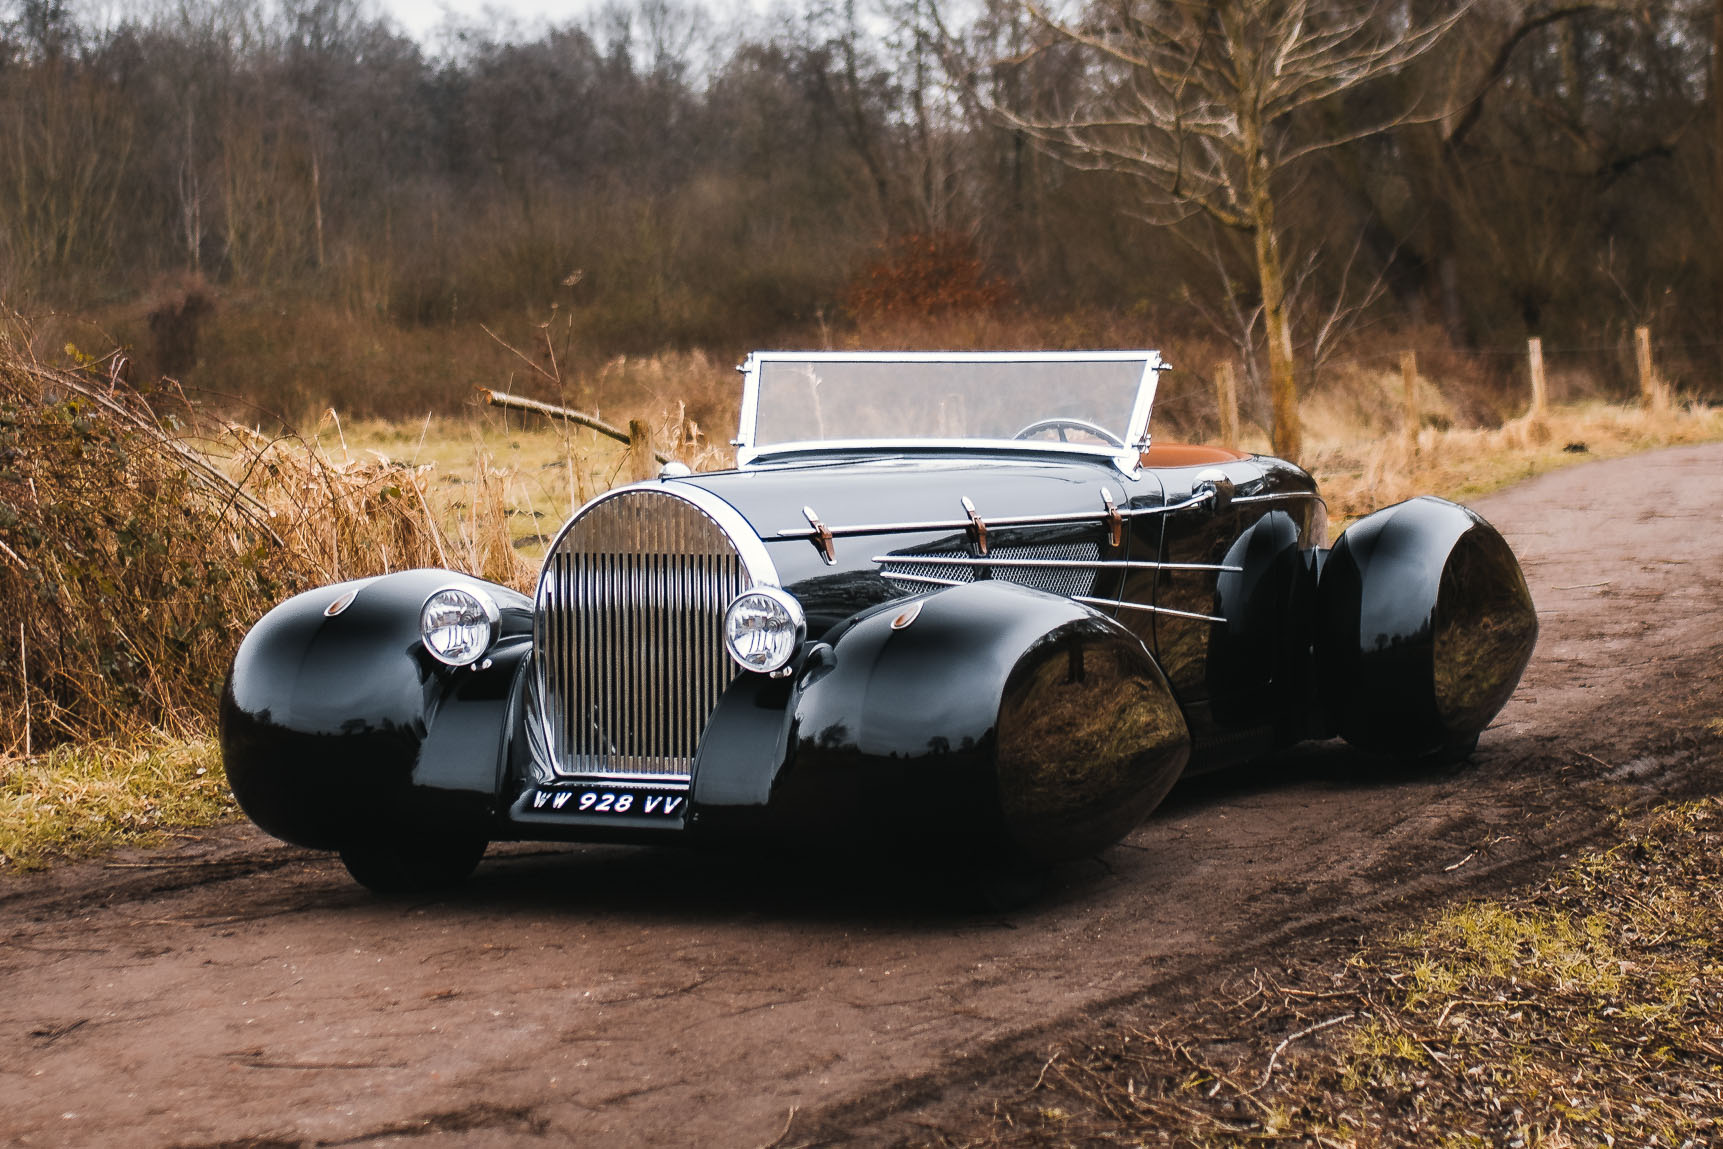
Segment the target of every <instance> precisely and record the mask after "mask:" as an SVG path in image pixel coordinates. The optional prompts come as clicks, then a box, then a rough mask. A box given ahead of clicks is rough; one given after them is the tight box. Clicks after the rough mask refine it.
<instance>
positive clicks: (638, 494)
mask: <svg viewBox="0 0 1723 1149" xmlns="http://www.w3.org/2000/svg"><path fill="white" fill-rule="evenodd" d="M742 370H743V373H744V376H745V387H744V394H743V403H742V416H741V430H740V435H739V437H738V438H737V439H736V441H735V446H736V451H737V467H736V469H735V470H732V471H725V472H720V473H713V474H691V473H689V472H688V470H687V468H685V467H679V466H677V465H674V464H672V465H670V466H668V467H666V468H665V470H664V473H663V474H662V475H661V476H660V477H659V478H658V479H657V480H656V481H652V482H646V483H637V484H634V485H632V486H627V487H623V488H620V489H617V490H613V491H610V492H608V493H607V494H604V495H601V496H599V497H598V498H596V499H594V500H592V501H591V502H590V503H588V504H587V505H585V506H584V507H581V508H580V509H579V510H578V511H576V512H575V514H574V516H573V517H572V518H571V519H570V520H569V521H568V523H567V525H566V526H564V527H563V528H562V531H561V533H560V534H558V535H557V536H556V539H555V541H554V542H553V543H552V544H551V546H550V549H549V553H548V555H547V557H546V559H545V562H544V568H543V571H542V573H541V575H540V578H539V582H538V589H537V592H536V594H535V595H534V597H532V598H528V597H526V596H524V595H521V594H518V593H516V592H515V591H513V590H510V589H508V588H506V587H502V586H497V585H493V584H490V583H486V582H483V581H481V580H479V579H476V578H472V577H469V576H467V575H462V574H457V573H454V572H451V571H442V570H416V571H406V572H402V573H399V574H392V575H385V576H382V577H379V578H370V579H362V580H359V581H355V582H349V583H343V584H340V585H338V586H331V587H327V588H324V589H321V590H317V591H312V592H310V593H307V594H302V595H299V596H297V597H295V598H293V599H291V600H289V601H288V602H286V603H283V604H282V605H281V606H279V607H277V608H276V609H275V610H273V611H271V612H270V613H269V614H268V615H267V616H266V617H265V618H264V619H263V620H262V621H261V622H259V623H258V624H257V626H256V627H255V628H254V629H253V630H252V631H251V633H250V634H249V635H248V636H247V637H246V639H245V641H244V643H243V644H242V645H241V646H240V649H239V652H238V654H237V655H236V657H235V659H234V664H233V669H232V672H231V674H230V675H229V678H228V683H227V688H226V690H225V692H224V696H223V699H222V709H221V741H222V752H223V755H224V757H225V760H226V765H227V772H228V777H229V779H230V780H231V783H232V786H233V790H234V793H235V795H236V796H237V797H238V799H239V801H240V804H241V805H242V806H243V807H244V809H245V810H246V812H247V813H248V814H249V815H250V816H251V817H252V818H253V819H254V820H255V821H256V822H257V824H258V825H259V826H261V827H262V828H263V829H265V830H267V831H268V832H270V833H271V834H274V835H276V836H277V837H280V838H284V839H286V840H288V841H290V842H296V843H299V844H301V845H304V846H309V847H315V848H322V849H331V850H338V851H340V853H341V858H342V860H343V861H344V862H345V863H346V865H347V868H348V869H349V870H350V871H351V872H352V874H353V876H354V877H355V878H357V879H358V880H359V881H360V882H362V883H364V884H365V885H367V886H370V887H372V888H374V889H377V890H384V891H392V890H410V889H424V888H431V887H436V886H440V885H446V884H449V883H453V882H456V881H459V880H460V879H462V878H464V877H465V876H466V875H467V874H468V873H470V872H471V870H472V869H473V867H474V866H475V865H476V864H477V863H478V861H479V858H480V857H481V855H482V854H483V852H484V850H485V846H486V844H487V843H488V842H491V841H497V840H509V839H553V840H585V841H593V840H596V841H628V842H658V843H663V842H672V841H675V842H689V843H738V844H758V843H782V844H789V845H795V844H800V845H804V846H813V847H816V848H830V847H836V846H840V845H841V846H847V847H849V848H851V849H861V850H867V849H882V850H886V849H888V850H891V851H893V852H894V853H895V854H898V855H903V854H905V853H906V852H908V853H913V854H917V855H920V854H926V855H928V856H933V857H940V856H943V857H949V858H961V859H965V860H968V861H970V862H973V861H975V860H977V859H987V860H989V861H990V862H992V863H996V864H998V865H1001V866H1023V865H1027V866H1039V865H1046V864H1051V863H1054V862H1057V861H1060V860H1062V859H1067V858H1071V857H1075V856H1079V855H1083V854H1086V853H1090V852H1093V851H1096V850H1099V849H1101V848H1102V847H1104V846H1106V845H1108V844H1110V843H1112V842H1114V841H1116V840H1117V839H1118V838H1120V837H1121V836H1122V835H1124V834H1125V833H1126V832H1127V831H1129V830H1130V829H1131V828H1132V827H1133V826H1134V825H1135V824H1136V823H1137V822H1138V821H1139V820H1140V819H1142V818H1143V816H1144V815H1146V814H1147V813H1148V812H1149V811H1150V810H1151V809H1153V808H1154V806H1155V805H1156V803H1158V802H1159V801H1160V800H1161V798H1162V796H1163V795H1165V794H1166V792H1167V790H1168V788H1169V787H1171V786H1172V785H1173V783H1174V782H1175V781H1176V780H1177V779H1178V778H1180V777H1181V776H1183V775H1186V774H1189V773H1191V772H1193V771H1196V770H1208V769H1213V768H1216V767H1221V766H1225V765H1227V764H1230V763H1235V762H1239V761H1242V760H1244V759H1248V758H1252V757H1255V756H1259V755H1262V754H1264V753H1265V752H1268V751H1270V750H1273V749H1275V748H1277V747H1284V746H1287V745H1289V744H1291V743H1295V742H1298V741H1300V740H1303V739H1311V738H1328V737H1333V736H1335V735H1339V736H1341V737H1344V738H1345V739H1347V740H1348V741H1349V742H1351V743H1352V744H1354V745H1355V746H1357V747H1360V748H1362V749H1363V750H1365V751H1368V752H1371V753H1374V754H1378V755H1381V756H1382V757H1383V761H1384V763H1385V765H1388V764H1391V763H1392V762H1393V760H1395V759H1401V760H1406V759H1418V758H1425V757H1432V756H1459V755H1464V754H1465V753H1467V752H1469V751H1470V749H1471V748H1472V746H1473V745H1475V743H1476V741H1477V737H1478V733H1479V732H1480V731H1481V730H1483V729H1484V727H1485V726H1486V725H1487V724H1488V723H1489V722H1490V720H1491V719H1492V718H1493V717H1494V716H1495V714H1496V712H1497V711H1498V710H1499V709H1500V708H1501V707H1502V705H1503V704H1504V703H1505V702H1506V701H1507V699H1508V696H1509V695H1510V694H1511V693H1512V692H1513V689H1514V686H1515V684H1516V683H1517V682H1518V680H1519V676H1520V673H1521V671H1522V670H1523V669H1524V668H1525V665H1526V661H1527V659H1528V658H1529V657H1530V655H1531V651H1532V645H1533V642H1534V641H1535V639H1536V636H1537V619H1536V614H1535V613H1534V611H1533V608H1532V603H1531V598H1530V595H1529V593H1528V592H1527V589H1526V583H1525V579H1524V578H1523V577H1522V575H1521V573H1520V569H1519V566H1518V564H1517V563H1516V561H1515V559H1514V556H1513V554H1512V552H1511V551H1510V550H1509V548H1508V546H1507V544H1506V543H1505V542H1503V540H1502V538H1501V536H1500V535H1499V534H1497V533H1496V531H1495V530H1494V529H1492V528H1491V527H1490V525H1489V524H1488V523H1486V522H1485V521H1484V520H1483V519H1481V518H1479V517H1478V516H1477V515H1476V514H1474V513H1472V512H1471V511H1468V510H1466V509H1465V508H1463V507H1460V506H1456V505H1455V504H1453V503H1449V502H1444V501H1442V500H1440V499H1435V498H1419V499H1413V500H1411V501H1409V502H1405V503H1401V504H1399V505H1397V506H1393V507H1389V508H1387V509H1386V510H1382V511H1379V512H1377V513H1375V514H1373V515H1370V516H1368V517H1366V518H1364V519H1362V520H1360V521H1358V522H1357V523H1354V524H1353V525H1352V526H1351V528H1350V529H1349V530H1347V531H1346V532H1345V533H1344V534H1343V535H1342V536H1341V538H1340V540H1339V542H1338V543H1337V544H1336V545H1335V546H1334V547H1333V548H1332V549H1329V547H1328V542H1327V538H1326V535H1327V518H1326V509H1325V507H1324V505H1323V503H1322V500H1321V499H1320V498H1319V496H1318V495H1317V492H1316V487H1315V484H1314V482H1313V481H1312V480H1311V478H1310V476H1309V475H1307V474H1306V473H1305V472H1304V471H1302V470H1300V469H1299V468H1297V467H1295V466H1292V465H1291V464H1289V463H1286V462H1282V461H1280V460H1278V459H1273V458H1267V457H1263V456H1256V455H1244V454H1239V453H1237V452H1233V451H1227V450H1220V449H1216V448H1213V447H1195V446H1181V445H1164V444H1158V443H1151V440H1150V435H1149V426H1150V411H1151V407H1152V404H1153V399H1154V395H1155V385H1156V381H1157V379H1158V376H1159V373H1160V372H1161V371H1162V370H1163V364H1162V362H1161V360H1160V357H1159V356H1158V355H1157V354H1156V353H1154V352H1082V353H1058V354H895V353H894V354H846V353H818V354H813V353H806V354H803V353H777V352H774V353H763V354H757V355H754V356H752V357H751V358H750V359H749V360H748V362H747V363H746V364H745V365H744V366H743V369H742Z"/></svg>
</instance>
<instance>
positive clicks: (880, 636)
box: [696, 580, 1190, 862]
mask: <svg viewBox="0 0 1723 1149" xmlns="http://www.w3.org/2000/svg"><path fill="white" fill-rule="evenodd" d="M829 638H830V646H829V648H827V647H816V648H815V652H814V654H813V655H812V656H811V657H810V658H809V660H808V663H807V665H806V666H805V667H804V668H803V670H802V672H801V674H800V676H799V678H798V680H797V682H796V683H795V685H794V686H793V688H792V687H786V688H784V690H783V695H784V696H783V697H781V698H780V699H779V700H778V703H777V706H774V705H772V699H771V697H770V696H771V692H772V687H771V685H770V681H769V680H761V681H760V682H759V683H757V684H754V685H755V686H756V687H757V689H755V690H753V691H747V690H744V691H741V692H733V693H735V694H736V696H737V699H738V701H739V702H740V703H741V704H742V705H743V706H745V707H746V709H745V710H738V712H737V714H736V715H732V716H730V717H729V718H726V716H725V715H724V714H723V713H722V711H721V712H720V714H719V715H715V716H714V723H713V726H712V728H711V730H709V732H708V737H709V738H710V737H713V736H715V735H720V734H722V733H723V732H724V729H725V727H726V726H728V725H730V724H731V723H734V724H735V727H736V729H738V730H741V729H742V728H743V725H744V723H746V722H748V721H752V723H753V724H754V728H755V729H757V731H758V734H757V737H758V738H759V740H760V743H761V744H762V745H763V744H764V742H765V740H766V739H767V738H769V737H775V738H783V739H785V740H786V741H787V745H788V748H789V752H788V754H787V755H785V756H784V758H783V759H782V764H781V766H780V767H779V768H778V769H777V770H776V771H775V772H774V771H764V772H759V771H756V772H750V771H749V770H748V769H747V768H746V766H745V764H744V763H743V762H741V761H739V760H738V761H735V762H734V764H733V765H730V766H726V765H724V764H722V763H721V762H720V760H718V759H716V758H714V759H713V760H712V761H711V762H710V763H709V762H708V760H707V759H704V758H703V760H702V762H701V765H700V770H699V772H698V773H697V775H696V800H697V801H696V807H697V811H698V813H699V814H700V816H701V818H702V819H705V820H706V821H707V822H708V823H710V822H711V821H713V820H714V819H715V818H722V817H723V815H724V814H725V813H726V812H727V811H726V809H725V807H728V808H729V811H728V812H740V810H742V809H745V808H748V807H753V808H756V809H759V808H761V807H762V806H763V807H764V808H765V809H766V810H767V811H768V812H769V821H770V823H771V824H772V825H773V827H775V828H776V829H778V830H780V831H783V832H785V833H787V834H790V835H792V836H799V837H808V836H810V835H812V836H813V837H815V838H817V839H820V840H829V839H830V838H831V837H832V836H833V835H839V834H841V835H843V836H845V837H852V836H853V837H859V838H860V839H861V840H863V841H872V842H888V843H891V844H896V845H903V846H909V847H912V848H914V849H917V850H918V851H919V850H927V849H932V850H935V851H939V850H954V851H983V852H989V853H998V852H1004V853H1006V854H1008V855H1012V856H1015V857H1018V858H1022V859H1025V860H1033V861H1038V862H1051V861H1057V860H1060V859H1064V858H1069V857H1074V856H1081V855H1084V854H1088V853H1093V852H1094V851H1096V850H1098V849H1101V848H1102V847H1104V846H1106V845H1108V844H1110V843H1111V842H1114V841H1116V840H1117V839H1118V838H1120V837H1122V836H1123V835H1124V834H1125V833H1126V832H1128V831H1129V830H1130V829H1131V827H1132V826H1134V825H1136V823H1137V822H1138V821H1140V820H1141V819H1142V818H1143V817H1144V816H1145V815H1146V814H1147V813H1148V812H1149V810H1151V809H1153V807H1154V806H1155V804H1156V803H1158V802H1159V801H1160V799H1161V798H1162V797H1163V796H1164V795H1165V793H1166V791H1167V790H1168V789H1169V788H1170V787H1171V786H1172V784H1173V782H1174V780H1176V779H1177V777H1178V775H1179V772H1180V771H1181V770H1182V769H1183V767H1184V764H1185V761H1186V759H1187V758H1188V756H1189V751H1190V738H1189V734H1188V731H1187V729H1186V727H1185V722H1184V718H1183V715H1182V714H1181V713H1180V711H1179V708H1178V705H1177V703H1176V701H1175V700H1174V698H1173V695H1172V691H1171V689H1170V687H1169V686H1168V685H1167V682H1166V678H1165V676H1163V675H1162V674H1161V672H1160V669H1159V668H1158V667H1157V666H1156V665H1155V662H1154V660H1153V659H1152V658H1151V657H1150V656H1149V654H1148V652H1147V651H1146V650H1145V649H1144V648H1143V645H1142V643H1141V641H1140V640H1138V639H1137V638H1136V637H1135V636H1133V635H1131V634H1130V633H1129V632H1128V631H1126V630H1125V629H1124V628H1122V627H1120V626H1119V625H1118V624H1117V623H1116V622H1114V621H1112V620H1111V619H1109V618H1107V617H1105V616H1103V615H1101V614H1099V613H1098V612H1096V611H1093V610H1091V609H1089V608H1088V607H1085V606H1083V605H1081V604H1079V603H1075V602H1072V601H1071V600H1069V599H1066V598H1062V597H1059V596H1056V595H1051V594H1047V593H1044V592H1042V591H1038V590H1034V589H1031V588H1028V587H1024V586H1020V585H1017V584H1014V583H1008V582H1003V581H994V580H983V581H980V582H976V583H970V584H966V585H963V586H957V587H950V588H946V589H943V590H939V591H935V592H933V593H931V594H927V595H924V596H920V597H917V598H913V599H904V600H899V601H897V602H894V603H890V604H887V605H886V606H884V607H882V608H879V609H875V610H871V611H867V612H864V613H863V614H861V615H859V616H857V617H856V618H855V619H852V620H851V621H849V622H847V623H845V624H844V625H842V626H840V627H838V628H837V629H836V630H835V631H834V632H833V634H832V635H831V636H829ZM728 705H729V700H728V699H727V700H726V707H728ZM779 707H781V709H779ZM774 714H775V715H780V716H781V718H779V717H774ZM782 744H784V743H780V745H782ZM724 761H729V760H728V759H725V760H724Z"/></svg>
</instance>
